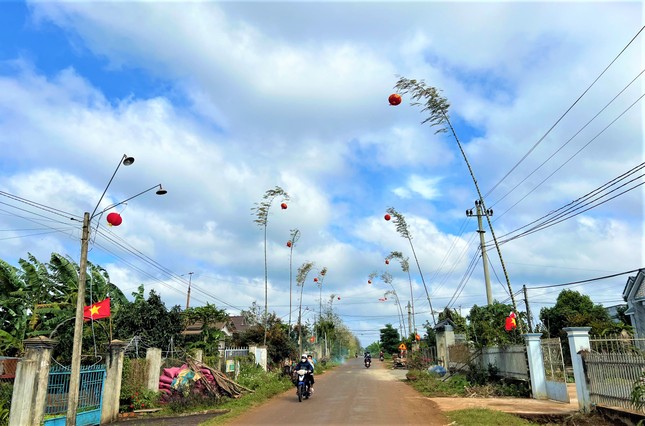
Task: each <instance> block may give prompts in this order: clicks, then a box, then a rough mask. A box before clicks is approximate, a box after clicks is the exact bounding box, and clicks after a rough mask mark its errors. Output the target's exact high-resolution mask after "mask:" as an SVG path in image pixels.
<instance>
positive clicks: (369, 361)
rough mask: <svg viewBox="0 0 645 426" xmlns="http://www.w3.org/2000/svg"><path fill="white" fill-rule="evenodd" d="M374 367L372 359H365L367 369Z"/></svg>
mask: <svg viewBox="0 0 645 426" xmlns="http://www.w3.org/2000/svg"><path fill="white" fill-rule="evenodd" d="M370 365H372V360H371V359H370V358H365V368H370Z"/></svg>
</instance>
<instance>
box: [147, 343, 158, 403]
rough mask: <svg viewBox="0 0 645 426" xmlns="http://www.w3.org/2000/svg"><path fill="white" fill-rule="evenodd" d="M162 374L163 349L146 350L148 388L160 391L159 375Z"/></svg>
mask: <svg viewBox="0 0 645 426" xmlns="http://www.w3.org/2000/svg"><path fill="white" fill-rule="evenodd" d="M160 375H161V349H159V348H148V349H147V350H146V389H149V390H151V391H154V392H159V376H160Z"/></svg>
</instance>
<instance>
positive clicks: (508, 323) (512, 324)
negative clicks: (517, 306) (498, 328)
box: [504, 312, 517, 331]
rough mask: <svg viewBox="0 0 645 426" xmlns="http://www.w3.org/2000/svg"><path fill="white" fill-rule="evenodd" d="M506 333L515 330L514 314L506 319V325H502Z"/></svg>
mask: <svg viewBox="0 0 645 426" xmlns="http://www.w3.org/2000/svg"><path fill="white" fill-rule="evenodd" d="M504 328H505V329H506V331H511V330H515V329H516V328H517V321H515V312H511V313H510V314H509V315H508V316H507V317H506V324H505V325H504Z"/></svg>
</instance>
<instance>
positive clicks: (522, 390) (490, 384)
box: [466, 364, 531, 397]
mask: <svg viewBox="0 0 645 426" xmlns="http://www.w3.org/2000/svg"><path fill="white" fill-rule="evenodd" d="M466 378H467V379H468V382H469V383H470V385H471V386H469V387H468V390H467V393H468V394H470V395H479V396H483V397H489V396H512V397H529V396H530V395H531V391H530V389H529V384H528V383H527V382H525V381H521V380H513V379H507V378H504V377H502V376H501V375H500V374H499V368H497V367H496V366H494V365H492V364H488V368H486V369H484V368H481V367H480V366H478V365H474V364H471V365H469V369H468V372H467V373H466Z"/></svg>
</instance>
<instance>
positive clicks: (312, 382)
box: [307, 354, 316, 393]
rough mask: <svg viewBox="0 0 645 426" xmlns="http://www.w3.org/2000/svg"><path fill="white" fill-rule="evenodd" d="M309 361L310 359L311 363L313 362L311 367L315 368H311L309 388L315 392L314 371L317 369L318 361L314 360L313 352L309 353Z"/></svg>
mask: <svg viewBox="0 0 645 426" xmlns="http://www.w3.org/2000/svg"><path fill="white" fill-rule="evenodd" d="M307 361H309V364H311V368H313V370H311V374H310V375H309V379H310V384H309V390H310V391H311V393H314V382H315V380H314V371H315V370H316V363H315V361H314V357H313V355H311V354H309V355H307Z"/></svg>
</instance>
